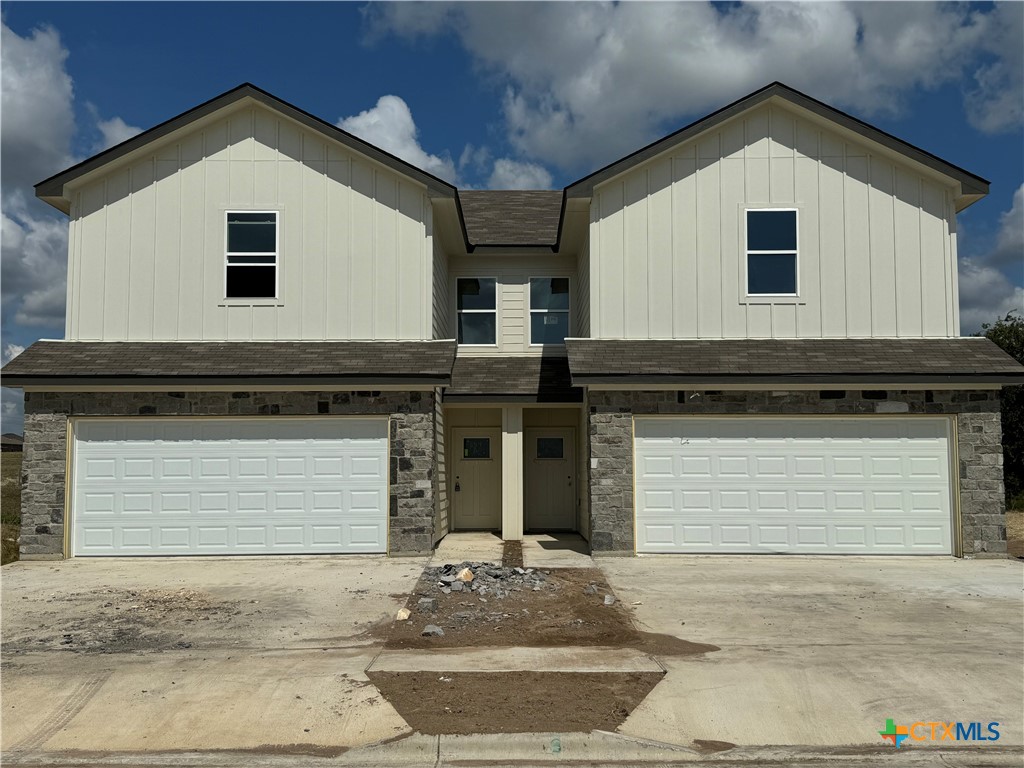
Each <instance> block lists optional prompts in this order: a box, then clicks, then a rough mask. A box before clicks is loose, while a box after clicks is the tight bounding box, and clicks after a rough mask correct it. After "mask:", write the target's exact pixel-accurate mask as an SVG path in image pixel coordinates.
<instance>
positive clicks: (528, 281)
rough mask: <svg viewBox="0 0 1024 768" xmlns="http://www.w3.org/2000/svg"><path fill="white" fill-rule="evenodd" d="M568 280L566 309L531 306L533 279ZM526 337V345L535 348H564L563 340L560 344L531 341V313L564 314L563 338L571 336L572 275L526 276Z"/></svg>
mask: <svg viewBox="0 0 1024 768" xmlns="http://www.w3.org/2000/svg"><path fill="white" fill-rule="evenodd" d="M555 278H557V279H559V280H568V281H569V308H568V309H534V308H533V290H532V288H533V286H532V283H533V281H534V280H553V279H555ZM525 303H526V337H527V346H528V347H531V348H535V349H543V348H544V347H548V348H559V347H561V348H564V347H565V340H563V341H562V343H561V344H537V343H534V341H533V313H534V312H537V313H538V314H540V313H544V314H547V313H558V314H564V315H565V319H566V323H565V338H566V339H568V338H569V337H571V336H572V303H573V287H572V276H571V275H533V274H530V275H528V276H527V278H526V302H525Z"/></svg>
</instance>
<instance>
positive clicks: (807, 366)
mask: <svg viewBox="0 0 1024 768" xmlns="http://www.w3.org/2000/svg"><path fill="white" fill-rule="evenodd" d="M566 349H567V350H568V354H569V366H570V369H571V370H572V380H573V383H574V384H576V385H579V384H587V383H598V382H604V383H608V382H612V381H617V380H622V381H625V380H627V379H628V380H629V381H630V383H643V382H645V381H647V382H655V381H666V382H667V381H669V380H678V381H679V382H684V381H722V382H725V381H728V380H744V379H745V380H750V379H765V380H772V379H776V380H780V381H783V380H793V381H796V380H799V379H801V378H804V379H806V380H808V381H814V380H824V379H832V380H838V379H846V380H850V381H861V380H865V379H871V378H873V379H876V380H883V379H886V378H888V379H889V380H899V381H914V380H919V379H924V378H927V379H929V380H934V381H935V382H941V381H947V382H948V383H955V382H957V381H964V382H967V381H970V380H976V381H979V380H982V379H985V378H986V377H987V378H988V379H990V380H991V381H992V383H1004V380H1005V383H1022V384H1024V366H1021V365H1020V364H1019V363H1018V362H1017V361H1016V360H1014V359H1013V358H1012V357H1010V356H1009V355H1008V354H1006V353H1005V352H1004V351H1003V350H1001V349H1000V348H999V347H998V346H996V344H994V343H993V342H991V341H989V340H988V339H985V338H974V337H964V338H956V339H708V340H666V341H660V340H659V341H645V340H602V339H567V340H566Z"/></svg>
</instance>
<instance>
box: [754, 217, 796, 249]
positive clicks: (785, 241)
mask: <svg viewBox="0 0 1024 768" xmlns="http://www.w3.org/2000/svg"><path fill="white" fill-rule="evenodd" d="M747 250H748V251H795V250H796V211H747Z"/></svg>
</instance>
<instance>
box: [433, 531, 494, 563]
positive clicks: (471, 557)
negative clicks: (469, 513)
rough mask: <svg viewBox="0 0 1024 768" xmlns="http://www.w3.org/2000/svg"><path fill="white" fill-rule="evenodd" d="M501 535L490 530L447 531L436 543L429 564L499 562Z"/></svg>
mask: <svg viewBox="0 0 1024 768" xmlns="http://www.w3.org/2000/svg"><path fill="white" fill-rule="evenodd" d="M502 549H503V543H502V540H501V536H500V535H498V534H497V533H491V532H490V531H458V532H456V533H449V534H448V535H447V536H445V537H444V538H443V539H441V541H439V542H438V544H437V549H435V550H434V554H433V557H431V558H430V564H431V565H434V566H438V565H444V564H445V563H462V562H469V563H495V564H497V565H500V564H501V553H502Z"/></svg>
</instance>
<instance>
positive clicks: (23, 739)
mask: <svg viewBox="0 0 1024 768" xmlns="http://www.w3.org/2000/svg"><path fill="white" fill-rule="evenodd" d="M424 563H425V559H406V558H402V559H390V560H389V559H386V558H381V557H310V558H301V557H281V558H261V559H255V558H253V559H249V558H230V559H228V558H217V559H214V558H211V559H172V558H158V559H157V558H153V559H148V558H147V559H103V560H90V559H76V560H70V561H67V562H61V563H39V562H34V563H15V564H13V565H10V566H5V567H4V569H3V574H2V575H3V580H2V581H3V584H2V588H3V675H2V681H0V682H2V700H3V710H2V713H3V714H2V721H0V726H2V749H3V752H4V756H5V759H11V758H15V759H16V758H17V757H18V756H19V754H21V755H27V754H29V753H36V754H39V753H40V752H53V751H60V750H81V751H86V752H92V751H98V752H117V751H158V750H196V749H198V750H205V749H224V748H231V749H255V748H258V747H261V746H263V745H275V747H278V748H279V747H280V746H281V745H303V744H308V745H316V746H315V750H314V751H315V752H316V753H317V754H330V753H331V751H332V749H335V748H337V749H338V750H339V751H340V750H341V748H345V747H353V746H359V745H363V744H370V743H373V742H378V741H381V740H384V739H389V738H393V737H396V736H401V735H404V734H407V733H409V728H408V726H407V725H406V724H405V722H404V721H403V720H402V719H401V718H400V717H399V716H398V714H397V713H396V712H395V711H394V709H393V708H392V707H391V705H390V704H388V703H387V702H386V701H384V699H383V698H381V696H380V695H379V693H378V692H377V690H376V688H374V687H373V686H372V685H371V684H370V683H369V682H368V681H367V679H366V677H365V675H363V669H364V668H365V667H366V666H367V665H368V664H369V663H370V661H371V660H372V659H373V657H374V655H375V654H376V653H377V652H378V650H379V643H378V642H377V640H376V639H375V638H374V636H373V633H372V632H368V631H369V630H372V628H373V627H374V626H375V625H377V624H379V623H380V622H382V621H387V620H390V619H391V618H392V617H393V616H394V613H395V611H396V610H397V609H398V608H400V607H401V605H402V604H403V603H404V601H405V595H406V594H407V593H408V592H409V590H411V589H412V587H413V585H414V584H415V582H416V579H417V578H418V577H419V574H420V572H421V570H422V568H423V565H424ZM297 749H298V750H299V751H301V749H302V748H301V747H299V748H297Z"/></svg>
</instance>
